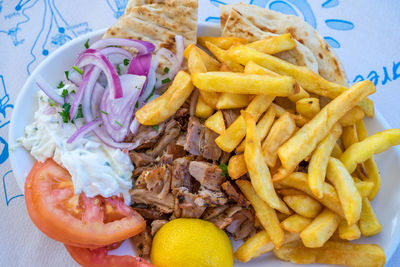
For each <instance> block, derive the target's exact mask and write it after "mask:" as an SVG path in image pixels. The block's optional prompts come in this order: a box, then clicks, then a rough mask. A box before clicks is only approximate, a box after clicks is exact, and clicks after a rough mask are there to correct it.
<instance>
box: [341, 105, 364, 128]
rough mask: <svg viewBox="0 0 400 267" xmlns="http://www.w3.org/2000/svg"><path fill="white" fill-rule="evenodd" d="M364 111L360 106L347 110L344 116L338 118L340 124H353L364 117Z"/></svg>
mask: <svg viewBox="0 0 400 267" xmlns="http://www.w3.org/2000/svg"><path fill="white" fill-rule="evenodd" d="M364 115H365V113H364V111H363V110H362V108H361V107H359V106H356V107H354V108H352V109H351V110H349V111H348V112H347V113H346V114H344V116H343V117H342V118H341V119H340V120H339V122H340V124H341V125H342V126H351V125H353V124H355V123H356V122H357V121H359V120H362V119H363V118H364Z"/></svg>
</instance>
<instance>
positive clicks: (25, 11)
mask: <svg viewBox="0 0 400 267" xmlns="http://www.w3.org/2000/svg"><path fill="white" fill-rule="evenodd" d="M199 2H200V7H199V21H200V22H206V23H219V21H218V16H219V9H218V6H219V5H222V4H226V3H234V2H239V1H233V0H199ZM242 2H249V3H251V4H255V5H258V6H261V7H265V8H270V9H273V10H279V11H282V12H284V13H290V14H296V15H298V16H300V17H303V18H304V19H305V20H306V21H307V22H308V23H310V24H311V25H312V26H314V27H316V28H317V29H318V31H319V32H320V33H322V35H323V36H324V37H325V38H326V39H327V40H328V41H329V43H330V44H331V45H332V46H333V47H335V51H336V52H337V53H338V55H339V57H340V58H341V60H342V62H343V64H344V67H345V69H346V71H347V74H348V79H349V82H350V83H353V82H355V81H359V80H362V79H371V80H372V81H373V82H374V83H375V84H376V86H377V93H376V94H374V95H373V96H372V99H373V100H374V101H375V103H376V109H377V110H379V111H380V112H381V113H383V115H384V117H385V118H386V119H387V120H388V122H389V124H390V125H391V126H392V127H396V128H400V116H399V114H400V105H399V103H398V102H399V99H400V49H399V45H400V28H399V25H400V16H399V11H400V2H399V1H396V0H386V1H373V0H353V1H340V0H321V1H317V0H313V1H306V0H286V1H273V0H251V1H250V0H242ZM126 3H127V0H85V1H80V0H68V1H62V0H18V1H17V0H8V1H5V0H0V143H1V144H0V150H1V153H0V177H2V181H1V182H2V184H3V186H2V187H1V186H0V238H1V242H0V266H10V267H11V266H58V267H62V266H76V263H75V262H74V261H73V260H72V259H71V258H70V257H69V255H68V254H67V252H66V251H65V249H64V248H63V246H62V245H61V244H60V243H57V242H55V241H52V240H50V239H48V238H47V237H45V236H44V235H43V234H42V233H40V232H39V231H38V230H37V229H36V228H35V227H34V225H33V224H32V222H31V221H30V219H29V217H28V215H27V212H26V208H25V203H24V198H23V197H22V192H21V190H20V189H19V188H18V187H17V184H16V182H15V180H14V177H13V173H12V169H11V167H10V164H9V162H8V160H7V159H8V143H7V134H8V127H9V121H10V117H11V113H12V111H13V103H15V100H16V97H17V95H18V92H19V90H20V88H21V87H22V85H23V84H24V82H25V80H26V78H27V77H28V75H29V74H30V73H31V72H32V71H33V70H34V69H35V67H37V66H38V64H40V62H41V61H42V60H43V59H44V58H45V57H46V56H48V55H49V54H50V53H52V52H53V51H54V50H55V49H57V48H58V47H60V46H61V45H63V44H64V43H65V42H68V41H69V40H71V39H73V38H75V37H77V36H80V35H82V34H85V33H87V32H90V31H93V30H96V29H101V28H104V27H107V26H110V25H111V24H113V23H114V22H115V21H116V19H117V18H118V17H119V16H120V15H121V14H122V13H123V11H124V7H125V5H126ZM387 266H400V251H399V250H398V251H397V252H396V253H395V255H394V256H393V258H392V260H391V261H390V262H389V263H388V264H387Z"/></svg>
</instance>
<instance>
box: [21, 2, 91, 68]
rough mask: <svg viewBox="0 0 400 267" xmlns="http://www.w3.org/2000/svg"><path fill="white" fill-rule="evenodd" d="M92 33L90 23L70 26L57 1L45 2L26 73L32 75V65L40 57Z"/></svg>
mask: <svg viewBox="0 0 400 267" xmlns="http://www.w3.org/2000/svg"><path fill="white" fill-rule="evenodd" d="M26 1H29V0H26ZM36 2H37V1H36ZM36 2H35V3H36ZM90 31H92V29H91V28H90V27H89V23H88V22H81V23H78V24H75V25H70V24H69V23H68V22H67V20H66V19H65V18H64V16H63V15H62V13H61V12H60V10H59V9H58V8H57V6H56V4H55V0H43V19H42V23H41V28H40V30H39V32H38V34H37V35H36V38H35V40H34V42H33V45H32V47H31V49H30V55H31V56H32V59H31V61H30V62H29V63H28V65H27V66H26V71H27V72H28V74H30V73H31V67H32V64H33V63H35V62H36V60H37V58H38V57H39V55H42V56H47V55H48V54H49V53H50V50H53V49H55V48H57V47H60V46H62V45H63V44H65V43H66V42H68V41H69V40H72V38H74V37H77V36H78V35H81V34H85V33H87V32H90Z"/></svg>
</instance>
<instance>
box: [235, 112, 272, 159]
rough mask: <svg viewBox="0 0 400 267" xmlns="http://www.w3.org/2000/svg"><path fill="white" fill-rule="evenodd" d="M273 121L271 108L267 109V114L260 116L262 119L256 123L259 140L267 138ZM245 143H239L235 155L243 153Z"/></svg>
mask: <svg viewBox="0 0 400 267" xmlns="http://www.w3.org/2000/svg"><path fill="white" fill-rule="evenodd" d="M274 119H275V112H274V110H273V109H272V108H268V110H267V112H266V113H265V114H264V116H262V118H261V119H260V120H259V121H258V123H257V134H258V137H260V140H261V141H262V140H264V138H265V137H266V136H267V134H268V132H269V130H270V129H271V126H272V123H273V122H274ZM245 143H246V142H245V141H243V142H242V143H240V145H239V146H238V147H237V148H236V153H239V152H243V151H244V148H245V146H246V145H245Z"/></svg>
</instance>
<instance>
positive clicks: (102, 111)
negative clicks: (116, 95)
mask: <svg viewBox="0 0 400 267" xmlns="http://www.w3.org/2000/svg"><path fill="white" fill-rule="evenodd" d="M100 112H101V113H103V114H105V115H108V112H105V111H104V110H100Z"/></svg>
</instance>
